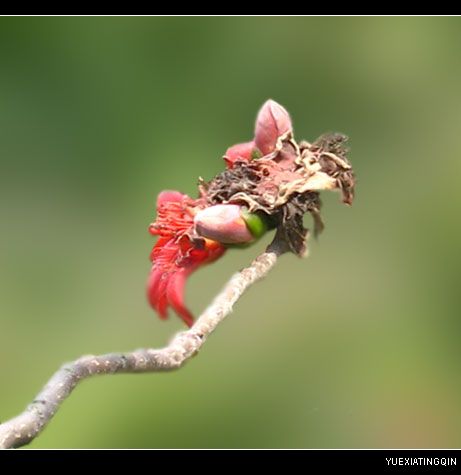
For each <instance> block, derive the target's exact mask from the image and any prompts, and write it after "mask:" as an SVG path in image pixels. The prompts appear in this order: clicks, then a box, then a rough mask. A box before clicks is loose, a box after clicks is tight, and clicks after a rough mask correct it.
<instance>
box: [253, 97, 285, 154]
mask: <svg viewBox="0 0 461 475" xmlns="http://www.w3.org/2000/svg"><path fill="white" fill-rule="evenodd" d="M291 130H292V125H291V119H290V115H289V114H288V112H287V111H286V110H285V108H283V107H282V106H281V105H280V104H278V103H277V102H275V101H273V100H272V99H269V100H268V101H266V102H265V103H264V104H263V106H262V107H261V109H260V110H259V113H258V117H257V118H256V126H255V144H256V146H257V147H258V148H259V150H261V152H262V153H263V154H264V155H267V154H269V153H271V152H273V151H274V149H275V146H276V144H277V139H278V138H279V137H280V136H281V135H283V134H286V133H287V132H288V131H291Z"/></svg>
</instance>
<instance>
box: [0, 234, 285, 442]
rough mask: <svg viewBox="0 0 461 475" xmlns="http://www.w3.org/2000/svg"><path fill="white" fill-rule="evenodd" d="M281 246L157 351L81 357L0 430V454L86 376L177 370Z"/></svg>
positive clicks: (35, 428) (39, 426) (37, 428)
mask: <svg viewBox="0 0 461 475" xmlns="http://www.w3.org/2000/svg"><path fill="white" fill-rule="evenodd" d="M287 250H288V249H287V246H286V243H285V241H283V240H282V239H280V238H279V237H277V236H276V238H275V239H274V241H273V242H272V244H271V245H270V246H269V247H268V248H267V250H266V251H265V252H264V253H263V254H261V255H260V256H259V257H257V258H256V259H255V260H254V261H253V262H252V263H251V265H250V266H249V267H247V268H245V269H243V270H242V271H240V272H239V273H237V274H235V275H234V276H233V277H232V278H231V279H230V280H229V282H228V283H227V284H226V286H225V287H224V289H223V290H222V292H221V293H220V294H218V296H217V297H216V298H215V300H214V301H213V302H212V304H211V305H210V306H209V307H208V308H207V309H206V310H205V311H204V312H203V314H202V315H201V316H200V317H199V318H198V320H197V322H196V323H195V324H194V326H193V327H192V328H191V329H189V330H188V331H185V332H181V333H178V334H177V335H176V336H175V337H174V338H173V340H172V341H171V343H170V344H169V345H168V346H166V347H164V348H161V349H139V350H135V351H132V352H129V353H108V354H105V355H99V356H93V355H88V356H82V357H81V358H79V359H77V360H75V361H73V362H71V363H67V364H65V365H63V366H62V367H61V368H60V369H59V370H58V371H57V372H56V373H55V374H54V375H53V376H52V377H51V379H50V380H49V381H48V383H47V384H46V386H45V387H44V388H43V389H42V391H41V392H40V393H39V394H38V395H37V396H36V397H35V399H34V400H33V402H32V403H31V404H29V406H28V407H27V408H26V410H25V411H24V412H23V413H21V414H19V415H18V416H16V417H14V418H13V419H10V420H9V421H6V422H4V423H3V424H0V448H2V449H8V448H16V447H21V446H23V445H26V444H28V443H29V442H31V441H32V440H33V439H35V437H37V436H38V435H39V434H40V433H41V432H42V431H43V429H44V428H45V426H46V425H47V424H48V422H49V421H50V420H51V419H52V418H53V416H54V415H55V414H56V412H57V411H58V410H59V407H60V405H61V404H62V402H63V401H64V400H65V399H66V398H67V397H69V396H70V394H71V392H72V391H73V390H74V388H75V387H76V386H77V385H78V384H79V383H80V382H81V381H82V380H84V379H86V378H89V377H90V376H97V375H104V374H115V373H147V372H156V371H171V370H174V369H178V368H181V367H182V366H183V364H184V363H185V362H186V361H187V360H188V359H189V358H191V357H192V356H193V355H194V354H196V353H197V352H198V351H199V350H200V348H201V347H202V345H203V344H204V343H205V341H206V339H207V338H208V336H209V335H210V334H211V333H212V332H213V331H214V330H215V329H216V327H217V326H218V325H219V323H220V322H221V321H222V320H224V319H225V318H226V317H227V316H228V315H229V314H230V313H231V311H232V307H233V306H234V304H235V303H236V302H237V301H238V299H239V298H240V297H241V296H242V295H243V293H244V292H245V291H246V290H247V289H248V288H249V287H250V286H251V285H253V284H254V283H255V282H257V281H258V280H259V279H262V278H263V277H265V276H266V275H267V274H268V272H269V271H270V270H271V269H272V267H274V265H275V263H276V262H277V258H278V257H279V256H280V255H281V254H283V253H284V252H287Z"/></svg>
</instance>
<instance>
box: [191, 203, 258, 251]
mask: <svg viewBox="0 0 461 475" xmlns="http://www.w3.org/2000/svg"><path fill="white" fill-rule="evenodd" d="M194 224H195V230H196V231H197V233H198V234H200V236H203V237H205V238H208V239H213V240H214V241H218V242H220V243H222V244H246V243H250V242H252V241H254V240H255V239H257V238H259V237H261V236H262V235H263V234H264V233H265V232H266V230H267V227H266V225H265V223H264V221H263V220H262V218H261V217H259V216H258V215H256V214H254V213H249V212H247V211H244V210H243V209H242V208H241V207H240V206H238V205H233V204H222V205H214V206H210V207H209V208H205V209H203V210H201V211H199V212H198V213H197V214H196V215H195V218H194Z"/></svg>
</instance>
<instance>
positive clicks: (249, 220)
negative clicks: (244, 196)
mask: <svg viewBox="0 0 461 475" xmlns="http://www.w3.org/2000/svg"><path fill="white" fill-rule="evenodd" d="M240 214H241V216H242V218H243V220H244V221H245V224H246V226H247V228H248V230H249V231H250V233H251V235H252V236H253V237H254V238H255V239H259V238H260V237H261V236H262V235H263V234H265V233H266V231H267V228H268V226H267V223H266V220H265V219H264V218H263V217H262V216H261V215H260V214H256V213H250V212H249V211H247V210H246V209H242V210H241V211H240Z"/></svg>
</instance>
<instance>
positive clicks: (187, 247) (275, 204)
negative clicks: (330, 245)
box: [147, 100, 355, 326]
mask: <svg viewBox="0 0 461 475" xmlns="http://www.w3.org/2000/svg"><path fill="white" fill-rule="evenodd" d="M345 140H346V138H345V137H344V136H342V135H340V134H330V135H327V136H322V137H321V138H320V139H318V140H317V141H315V142H314V143H312V144H310V143H308V142H305V141H303V142H300V143H299V144H298V143H296V142H295V141H294V138H293V129H292V124H291V119H290V116H289V114H288V112H287V111H286V110H285V109H284V108H283V107H282V106H281V105H279V104H277V103H276V102H275V101H272V100H268V101H266V102H265V104H264V105H263V106H262V107H261V109H260V111H259V113H258V116H257V118H256V124H255V131H254V138H253V140H251V141H249V142H245V143H240V144H236V145H234V146H232V147H230V148H228V149H227V151H226V154H225V155H224V157H223V158H224V160H225V162H226V166H227V170H225V171H224V172H222V173H220V174H219V175H217V176H216V177H215V178H213V180H211V181H210V182H208V183H205V182H203V181H202V182H201V183H200V186H199V198H197V199H193V198H190V197H189V196H187V195H184V194H182V193H180V192H178V191H163V192H162V193H160V195H159V197H158V200H157V219H156V221H155V222H154V223H152V224H151V225H150V227H149V231H150V233H151V234H153V235H155V236H158V240H157V243H156V244H155V246H154V248H153V249H152V253H151V261H152V269H151V272H150V276H149V280H148V283H147V294H148V299H149V302H150V304H151V305H152V307H153V308H154V310H156V311H157V313H158V314H159V316H160V318H162V319H165V318H167V315H168V308H169V307H171V308H172V309H173V310H174V311H175V312H176V313H177V314H178V315H179V316H180V317H181V318H182V319H183V321H184V322H185V323H186V324H187V325H188V326H191V325H192V323H193V317H192V314H191V313H190V311H189V310H188V309H187V308H186V306H185V305H184V288H185V284H186V279H187V277H188V276H189V275H190V274H191V273H192V272H194V271H195V270H196V269H198V268H199V267H201V266H203V265H205V264H209V263H211V262H213V261H215V260H216V259H218V258H219V257H221V256H222V255H223V254H224V252H225V251H226V249H227V248H228V247H236V246H237V247H238V246H246V245H248V244H251V243H253V242H254V241H255V240H257V239H258V238H259V237H260V236H262V235H263V234H264V233H265V232H266V231H267V230H268V229H269V228H275V227H276V228H277V230H278V231H280V234H279V235H280V236H281V237H282V238H283V239H285V241H286V242H287V244H288V246H289V248H290V249H291V250H292V252H294V253H295V254H297V255H299V256H303V255H305V254H306V239H307V236H308V230H307V229H305V228H304V227H303V219H302V218H303V215H304V214H305V213H311V214H312V216H313V218H314V224H315V227H314V231H317V232H319V231H320V230H321V229H323V223H322V220H321V217H320V199H319V191H321V190H335V189H338V190H341V192H342V194H343V201H344V202H345V203H347V204H351V202H352V199H353V196H354V185H355V179H354V174H353V172H352V169H351V166H350V164H349V162H348V161H347V158H346V149H345V148H344V146H343V143H344V141H345Z"/></svg>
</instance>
